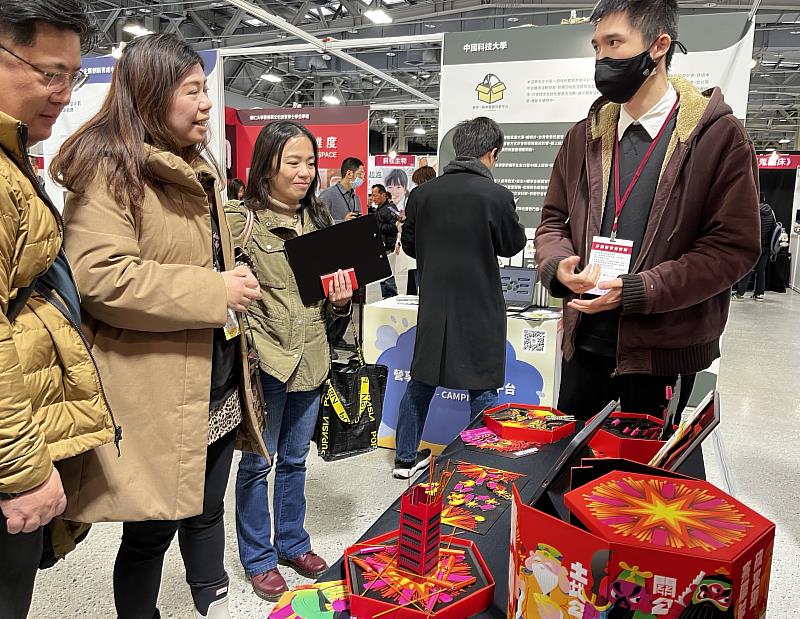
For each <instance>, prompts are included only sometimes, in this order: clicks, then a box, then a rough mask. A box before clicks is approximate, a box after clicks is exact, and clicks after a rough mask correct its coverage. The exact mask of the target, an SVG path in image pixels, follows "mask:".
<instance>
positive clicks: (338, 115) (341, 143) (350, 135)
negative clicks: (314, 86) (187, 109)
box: [225, 106, 369, 212]
mask: <svg viewBox="0 0 800 619" xmlns="http://www.w3.org/2000/svg"><path fill="white" fill-rule="evenodd" d="M276 120H292V121H295V122H298V123H301V124H302V125H304V126H305V127H306V128H307V129H308V130H309V131H311V133H313V134H314V136H315V137H316V138H317V146H318V148H319V161H318V163H317V167H318V169H319V177H320V178H319V190H320V191H322V190H323V189H327V188H328V187H330V186H332V185H335V184H336V183H337V182H339V180H341V167H342V162H343V161H344V160H345V159H347V158H348V157H356V158H358V159H360V160H361V161H363V162H364V166H365V168H366V166H367V165H368V161H369V107H367V106H359V107H338V108H335V107H324V108H309V107H306V108H255V109H249V110H237V109H234V108H230V107H228V108H225V137H226V139H227V142H228V148H227V153H228V161H227V162H226V167H227V173H228V176H229V178H240V179H242V180H243V181H244V182H245V183H247V182H248V176H249V173H250V162H251V160H252V158H253V147H254V145H255V143H256V139H257V138H258V134H259V133H260V132H261V129H262V127H264V126H265V125H268V124H269V123H271V122H275V121H276ZM366 174H367V171H366V169H365V171H364V176H365V178H366ZM367 192H368V187H367V183H364V184H363V185H362V186H361V187H360V188H359V189H358V190H357V193H358V196H359V197H360V198H361V204H362V206H363V208H364V212H366V207H367Z"/></svg>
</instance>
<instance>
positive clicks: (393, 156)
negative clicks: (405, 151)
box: [389, 150, 397, 159]
mask: <svg viewBox="0 0 800 619" xmlns="http://www.w3.org/2000/svg"><path fill="white" fill-rule="evenodd" d="M389 159H397V151H396V150H390V151H389Z"/></svg>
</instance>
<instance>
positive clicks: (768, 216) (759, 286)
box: [733, 193, 778, 301]
mask: <svg viewBox="0 0 800 619" xmlns="http://www.w3.org/2000/svg"><path fill="white" fill-rule="evenodd" d="M759 216H760V218H761V256H759V258H758V262H756V266H755V268H754V269H753V270H752V271H751V272H750V273H748V274H747V275H745V276H744V277H743V278H742V280H741V281H740V282H739V283H738V284H737V285H736V289H735V290H734V293H733V299H734V301H741V300H742V299H744V293H745V292H747V288H748V287H749V286H750V279H751V277H752V276H753V274H755V276H756V283H755V290H754V291H753V300H754V301H763V300H764V290H766V284H767V262H768V261H769V257H770V253H771V251H772V231H773V230H775V226H777V225H778V220H777V218H776V217H775V212H774V211H773V210H772V207H771V206H770V205H769V204H767V202H766V196H765V195H764V194H763V193H762V194H761V209H760V211H759Z"/></svg>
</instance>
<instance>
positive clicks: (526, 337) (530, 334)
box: [522, 329, 547, 352]
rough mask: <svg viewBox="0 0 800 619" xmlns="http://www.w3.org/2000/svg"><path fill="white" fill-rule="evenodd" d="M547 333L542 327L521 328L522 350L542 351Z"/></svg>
mask: <svg viewBox="0 0 800 619" xmlns="http://www.w3.org/2000/svg"><path fill="white" fill-rule="evenodd" d="M546 343H547V333H546V332H545V331H544V330H543V329H523V330H522V352H544V351H545V344H546Z"/></svg>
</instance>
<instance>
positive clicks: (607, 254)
mask: <svg viewBox="0 0 800 619" xmlns="http://www.w3.org/2000/svg"><path fill="white" fill-rule="evenodd" d="M632 256H633V241H625V240H623V239H614V240H612V239H610V238H608V237H605V236H596V237H594V238H592V251H591V253H590V254H589V264H596V265H598V266H599V267H600V280H599V281H601V282H608V281H611V280H612V279H616V278H617V277H619V276H620V275H627V274H628V273H629V272H630V269H631V257H632ZM607 292H608V290H601V289H600V288H593V289H592V290H590V291H589V292H588V293H587V294H596V295H604V294H606V293H607Z"/></svg>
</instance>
